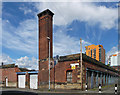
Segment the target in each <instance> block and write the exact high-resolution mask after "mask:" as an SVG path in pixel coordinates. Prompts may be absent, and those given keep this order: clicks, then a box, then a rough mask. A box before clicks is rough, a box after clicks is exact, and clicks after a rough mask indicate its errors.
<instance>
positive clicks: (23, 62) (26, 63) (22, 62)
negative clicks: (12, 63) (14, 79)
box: [16, 56, 38, 70]
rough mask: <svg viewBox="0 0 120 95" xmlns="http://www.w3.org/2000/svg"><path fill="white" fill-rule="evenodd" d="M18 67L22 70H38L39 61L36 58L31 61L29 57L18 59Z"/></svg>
mask: <svg viewBox="0 0 120 95" xmlns="http://www.w3.org/2000/svg"><path fill="white" fill-rule="evenodd" d="M16 65H18V66H19V67H21V68H28V69H36V70H38V60H37V59H36V58H34V57H32V58H31V60H30V59H29V57H27V56H25V57H21V58H19V59H16Z"/></svg>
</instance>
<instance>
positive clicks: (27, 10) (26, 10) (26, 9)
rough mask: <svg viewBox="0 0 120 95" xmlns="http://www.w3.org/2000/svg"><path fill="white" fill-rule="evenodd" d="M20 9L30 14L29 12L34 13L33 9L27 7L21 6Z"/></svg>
mask: <svg viewBox="0 0 120 95" xmlns="http://www.w3.org/2000/svg"><path fill="white" fill-rule="evenodd" d="M19 9H20V10H22V11H24V14H25V15H26V14H28V13H32V10H31V9H28V8H26V7H19Z"/></svg>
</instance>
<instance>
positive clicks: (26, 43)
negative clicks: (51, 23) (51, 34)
mask: <svg viewBox="0 0 120 95" xmlns="http://www.w3.org/2000/svg"><path fill="white" fill-rule="evenodd" d="M6 27H7V28H6ZM37 33H38V32H37V22H36V20H34V19H27V20H25V21H23V22H21V23H20V24H19V26H18V27H17V28H16V27H14V26H12V25H11V23H10V22H9V21H8V20H3V33H2V40H3V46H4V47H6V48H9V49H15V50H21V51H25V52H27V53H30V54H35V53H37V41H38V40H37V39H38V37H37ZM8 39H9V40H8Z"/></svg>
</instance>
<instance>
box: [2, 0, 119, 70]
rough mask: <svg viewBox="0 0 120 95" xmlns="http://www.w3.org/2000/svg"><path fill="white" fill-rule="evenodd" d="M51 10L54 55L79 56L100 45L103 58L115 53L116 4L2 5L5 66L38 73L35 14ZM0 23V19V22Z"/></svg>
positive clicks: (116, 31) (36, 20) (7, 3)
mask: <svg viewBox="0 0 120 95" xmlns="http://www.w3.org/2000/svg"><path fill="white" fill-rule="evenodd" d="M45 9H50V10H51V11H52V12H53V13H54V14H55V15H54V16H53V54H54V56H55V55H68V54H75V53H79V52H80V38H82V40H83V44H82V45H83V52H85V46H87V45H91V44H95V45H98V44H101V45H103V47H104V49H105V50H106V56H107V57H108V56H109V55H111V54H114V53H116V52H117V46H118V4H117V3H115V2H111V3H109V2H107V3H105V2H103V3H100V2H96V3H93V2H86V3H85V2H62V3H60V2H56V3H55V2H49V3H48V2H32V3H31V2H19V3H18V2H3V3H2V45H1V46H2V53H3V55H2V56H0V59H1V58H2V59H3V60H2V61H3V62H4V63H5V64H11V63H16V64H17V65H19V67H27V68H32V69H38V63H37V62H38V18H37V14H38V13H40V12H42V11H43V10H45ZM0 20H1V19H0Z"/></svg>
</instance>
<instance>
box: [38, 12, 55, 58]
mask: <svg viewBox="0 0 120 95" xmlns="http://www.w3.org/2000/svg"><path fill="white" fill-rule="evenodd" d="M52 16H53V13H52V12H51V11H49V10H45V11H43V12H42V13H40V14H38V19H39V21H38V22H39V60H41V59H46V58H48V56H49V43H48V42H49V41H48V39H47V37H49V38H50V57H51V58H52V56H53V49H52V47H53V44H52Z"/></svg>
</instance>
